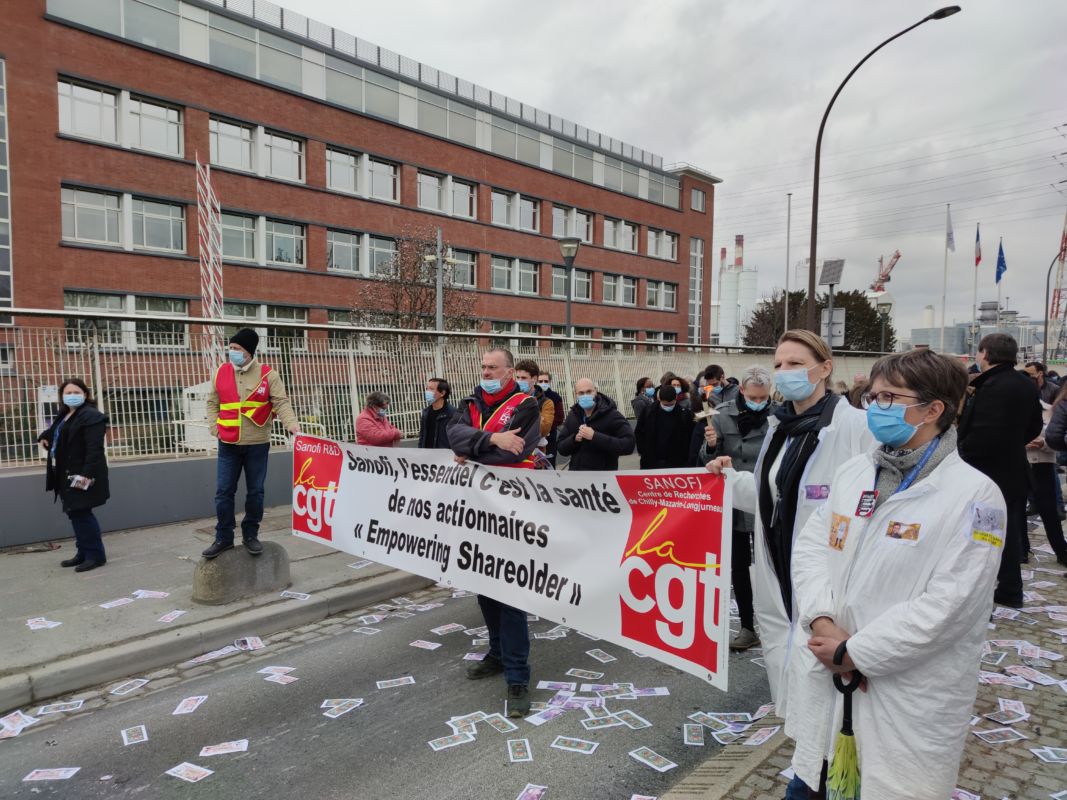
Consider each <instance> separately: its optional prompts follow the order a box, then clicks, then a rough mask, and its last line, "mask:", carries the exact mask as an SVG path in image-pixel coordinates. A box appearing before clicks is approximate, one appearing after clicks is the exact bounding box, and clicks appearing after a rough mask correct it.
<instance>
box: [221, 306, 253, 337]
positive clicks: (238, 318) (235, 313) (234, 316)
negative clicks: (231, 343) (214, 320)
mask: <svg viewBox="0 0 1067 800" xmlns="http://www.w3.org/2000/svg"><path fill="white" fill-rule="evenodd" d="M222 316H223V319H226V320H233V321H234V322H233V324H232V325H224V326H223V329H222V330H223V334H224V335H225V336H226V338H227V339H228V338H229V337H231V336H233V335H234V334H235V333H237V331H239V330H240V329H241V328H254V327H256V324H257V323H258V322H259V306H257V305H254V304H252V303H226V302H224V303H223V304H222Z"/></svg>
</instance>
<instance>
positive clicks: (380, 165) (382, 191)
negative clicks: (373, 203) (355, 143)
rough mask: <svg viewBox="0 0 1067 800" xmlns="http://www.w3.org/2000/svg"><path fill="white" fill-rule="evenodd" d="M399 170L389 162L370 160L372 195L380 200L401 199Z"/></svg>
mask: <svg viewBox="0 0 1067 800" xmlns="http://www.w3.org/2000/svg"><path fill="white" fill-rule="evenodd" d="M398 174H399V168H398V167H397V165H396V164H392V163H390V162H388V161H379V160H378V159H376V158H372V159H370V194H371V197H373V198H375V199H378V200H392V201H394V202H395V201H397V200H399V199H400V191H399V189H400V185H399V180H398Z"/></svg>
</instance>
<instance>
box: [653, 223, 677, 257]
mask: <svg viewBox="0 0 1067 800" xmlns="http://www.w3.org/2000/svg"><path fill="white" fill-rule="evenodd" d="M648 255H650V256H652V257H653V258H662V259H665V260H667V261H677V260H678V234H676V233H668V232H667V231H661V230H657V229H656V228H649V229H648Z"/></svg>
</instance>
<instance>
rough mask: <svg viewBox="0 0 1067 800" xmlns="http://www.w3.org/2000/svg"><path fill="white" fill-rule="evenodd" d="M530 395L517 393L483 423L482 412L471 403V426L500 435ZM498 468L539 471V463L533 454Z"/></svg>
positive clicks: (475, 404)
mask: <svg viewBox="0 0 1067 800" xmlns="http://www.w3.org/2000/svg"><path fill="white" fill-rule="evenodd" d="M528 397H530V395H528V394H526V393H524V392H516V393H515V394H513V395H512V396H511V397H509V398H508V399H507V400H505V401H504V402H503V403H501V404H500V405H499V406H498V407H497V409H496V411H494V412H493V413H492V414H490V415H489V417H488V418H487V419H486V420H485V422H484V423H483V422H482V412H481V409H479V408H478V404H477V403H474V402H472V403H470V405H469V406H468V408H469V409H470V414H471V425H473V426H474V427H475V428H478V429H479V430H483V431H488V432H489V433H500V432H501V431H504V430H506V429H507V428H506V426H507V425H509V424H510V423H511V418H512V417H513V416H514V415H515V411H516V410H517V409H518V407H519V406H520V405H521V404H522V402H523V401H524V400H526V399H527V398H528ZM495 466H498V467H515V468H516V469H537V461H536V459H534V457H533V454H532V453H531V454H530V455H528V456H527V457H526V458H524V459H523V460H522V461H518V462H516V463H514V464H497V465H495Z"/></svg>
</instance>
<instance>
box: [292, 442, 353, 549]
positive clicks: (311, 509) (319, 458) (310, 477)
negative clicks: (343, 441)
mask: <svg viewBox="0 0 1067 800" xmlns="http://www.w3.org/2000/svg"><path fill="white" fill-rule="evenodd" d="M343 466H344V453H343V452H342V451H341V448H340V447H338V446H337V445H336V444H334V443H333V442H331V441H329V440H327V439H319V438H316V437H314V436H304V435H303V434H301V435H299V436H297V437H296V442H295V443H294V444H293V530H294V531H299V532H300V533H306V534H308V535H310V536H318V537H319V538H321V539H325V540H326V541H333V508H334V503H336V502H337V485H338V484H339V483H340V482H341V469H342V467H343Z"/></svg>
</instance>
